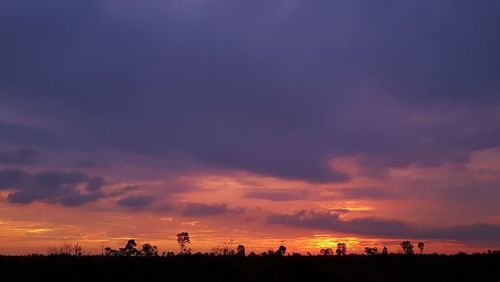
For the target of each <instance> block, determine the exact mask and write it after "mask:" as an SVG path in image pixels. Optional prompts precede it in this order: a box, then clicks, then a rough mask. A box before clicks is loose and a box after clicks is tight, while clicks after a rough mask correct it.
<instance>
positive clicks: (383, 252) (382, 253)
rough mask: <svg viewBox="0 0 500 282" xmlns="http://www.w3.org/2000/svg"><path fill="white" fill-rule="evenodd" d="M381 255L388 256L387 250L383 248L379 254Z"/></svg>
mask: <svg viewBox="0 0 500 282" xmlns="http://www.w3.org/2000/svg"><path fill="white" fill-rule="evenodd" d="M380 254H381V255H388V254H389V250H387V247H386V246H384V248H383V249H382V252H380Z"/></svg>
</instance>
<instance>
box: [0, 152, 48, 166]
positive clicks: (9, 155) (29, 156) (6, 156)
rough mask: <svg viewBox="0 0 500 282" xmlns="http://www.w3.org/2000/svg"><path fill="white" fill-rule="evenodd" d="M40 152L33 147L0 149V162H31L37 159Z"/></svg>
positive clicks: (13, 163) (15, 163)
mask: <svg viewBox="0 0 500 282" xmlns="http://www.w3.org/2000/svg"><path fill="white" fill-rule="evenodd" d="M39 156H40V153H39V152H38V151H36V150H33V149H21V150H6V151H0V163H3V164H8V165H19V164H21V165H24V164H32V163H34V162H36V161H37V160H38V158H39Z"/></svg>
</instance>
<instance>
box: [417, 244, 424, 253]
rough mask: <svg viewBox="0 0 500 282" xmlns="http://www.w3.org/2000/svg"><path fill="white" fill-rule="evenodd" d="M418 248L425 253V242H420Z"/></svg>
mask: <svg viewBox="0 0 500 282" xmlns="http://www.w3.org/2000/svg"><path fill="white" fill-rule="evenodd" d="M417 246H418V249H419V250H420V254H423V253H424V242H418V245H417Z"/></svg>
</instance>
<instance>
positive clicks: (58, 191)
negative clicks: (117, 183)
mask: <svg viewBox="0 0 500 282" xmlns="http://www.w3.org/2000/svg"><path fill="white" fill-rule="evenodd" d="M103 183H104V182H103V180H102V179H101V178H95V177H91V176H89V175H87V174H85V173H80V172H65V171H59V170H52V171H43V172H37V173H31V172H27V171H24V170H19V169H4V170H0V190H14V191H13V192H11V193H10V194H9V195H8V197H7V200H8V201H9V202H11V203H17V204H30V203H32V202H33V201H45V202H49V203H58V204H62V205H65V206H78V205H82V204H84V203H87V202H91V201H96V200H98V199H99V198H101V197H104V193H103V192H101V191H100V189H101V187H102V185H103Z"/></svg>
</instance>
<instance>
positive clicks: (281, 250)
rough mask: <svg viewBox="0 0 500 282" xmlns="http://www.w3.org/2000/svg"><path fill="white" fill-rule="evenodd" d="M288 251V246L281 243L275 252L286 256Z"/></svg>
mask: <svg viewBox="0 0 500 282" xmlns="http://www.w3.org/2000/svg"><path fill="white" fill-rule="evenodd" d="M285 253H286V247H285V246H283V245H281V246H279V248H278V250H277V251H276V252H275V253H274V254H275V255H277V256H284V255H285Z"/></svg>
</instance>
